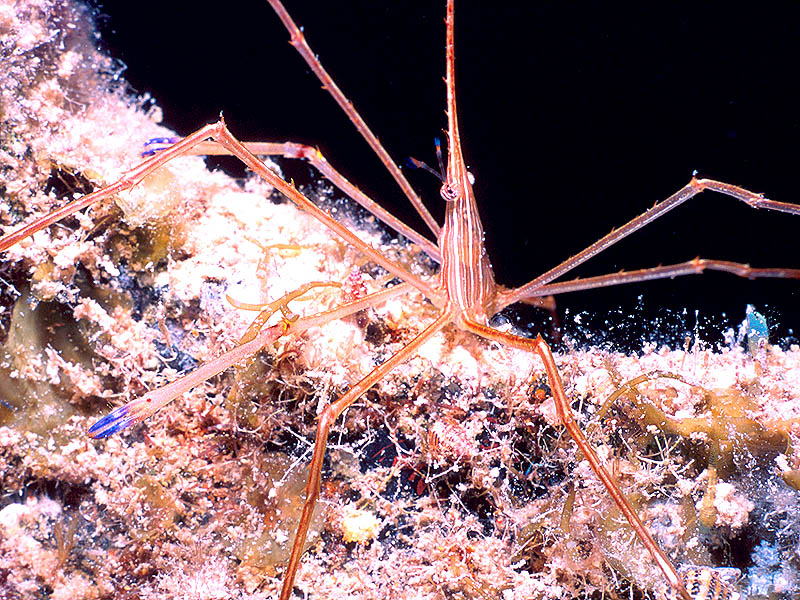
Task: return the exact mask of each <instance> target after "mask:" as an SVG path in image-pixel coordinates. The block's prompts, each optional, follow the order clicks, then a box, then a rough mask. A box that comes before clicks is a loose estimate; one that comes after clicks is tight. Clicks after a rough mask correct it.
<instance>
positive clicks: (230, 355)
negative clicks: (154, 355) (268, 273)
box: [89, 283, 412, 438]
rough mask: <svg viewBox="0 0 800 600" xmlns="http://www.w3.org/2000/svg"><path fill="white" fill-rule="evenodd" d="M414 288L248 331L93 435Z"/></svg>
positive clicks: (136, 419) (102, 423)
mask: <svg viewBox="0 0 800 600" xmlns="http://www.w3.org/2000/svg"><path fill="white" fill-rule="evenodd" d="M411 289H412V288H411V286H410V285H409V284H407V283H401V284H399V285H395V286H393V287H391V288H387V289H384V290H380V291H378V292H374V293H372V294H369V295H367V296H365V297H363V298H359V299H358V300H355V301H353V302H348V303H347V304H343V305H341V306H337V307H336V308H333V309H331V310H326V311H323V312H321V313H318V314H315V315H311V316H309V317H300V318H298V319H297V320H295V321H287V320H285V319H284V320H283V321H281V322H280V323H278V324H276V325H273V326H271V327H266V328H263V329H261V331H260V332H258V333H255V332H254V331H250V330H248V334H249V335H246V336H245V341H243V342H242V343H241V344H239V345H238V346H236V347H235V348H234V349H233V350H230V351H228V352H225V353H223V354H221V355H220V356H218V357H217V358H215V359H213V360H211V361H209V362H207V363H205V364H203V365H201V366H200V367H198V368H197V369H195V370H194V371H192V372H191V373H189V374H187V375H184V376H183V377H181V378H180V379H176V380H175V381H173V382H171V383H168V384H167V385H165V386H163V387H160V388H158V389H156V390H153V391H151V392H148V393H146V394H145V395H144V396H141V397H139V398H136V399H135V400H132V401H130V402H128V403H127V404H123V405H122V406H119V407H117V408H115V409H114V410H113V411H111V412H110V413H109V414H107V415H106V416H105V417H103V418H102V419H100V420H99V421H97V422H96V423H95V424H94V425H92V426H91V427H90V428H89V436H90V437H93V438H104V437H108V436H110V435H112V434H114V433H116V432H117V431H120V430H122V429H125V428H126V427H129V426H131V425H135V424H136V423H140V422H142V421H144V420H145V419H147V418H148V417H150V416H152V415H153V414H155V413H156V411H158V410H159V409H161V408H162V407H164V406H166V405H167V404H169V403H170V402H172V400H174V399H175V398H177V397H178V396H179V395H180V394H182V393H184V392H188V391H189V390H190V389H192V388H193V387H195V386H197V385H200V384H201V383H203V382H204V381H206V380H207V379H209V378H211V377H213V376H214V375H217V374H219V373H221V372H222V371H224V370H225V369H227V368H228V367H231V366H233V365H235V364H236V363H237V362H239V361H241V360H244V359H245V358H247V357H248V356H251V355H253V354H255V353H256V352H258V351H259V350H260V349H261V348H263V347H265V346H267V345H268V344H271V343H273V342H275V341H277V340H278V338H280V337H283V336H285V335H288V334H299V333H302V332H303V331H305V330H307V329H309V328H311V327H320V326H322V325H325V324H326V323H329V322H330V321H334V320H336V319H342V318H344V317H346V316H348V315H352V314H354V313H356V312H358V311H360V310H363V309H365V308H369V307H370V306H375V305H377V304H380V303H382V302H385V301H387V300H389V299H391V298H394V297H396V296H399V295H401V294H405V293H408V292H409V291H410V290H411ZM292 295H293V293H289V294H287V295H286V296H285V297H284V298H287V297H291V296H292Z"/></svg>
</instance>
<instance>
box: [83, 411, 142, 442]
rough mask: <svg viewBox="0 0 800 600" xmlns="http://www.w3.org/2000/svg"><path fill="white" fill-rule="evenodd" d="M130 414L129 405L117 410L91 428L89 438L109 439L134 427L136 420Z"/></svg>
mask: <svg viewBox="0 0 800 600" xmlns="http://www.w3.org/2000/svg"><path fill="white" fill-rule="evenodd" d="M129 412H130V410H129V407H128V405H127V404H126V405H124V406H120V407H119V408H115V409H114V410H112V411H111V412H110V413H108V414H107V415H106V416H105V417H103V418H102V419H100V420H99V421H97V423H95V424H94V425H92V426H91V427H90V428H89V437H92V438H96V439H100V438H107V437H109V436H110V435H114V434H115V433H117V432H118V431H120V430H122V429H125V428H126V427H128V426H129V425H132V424H133V423H134V422H135V420H136V419H135V418H134V417H133V416H132V415H130V414H128V413H129Z"/></svg>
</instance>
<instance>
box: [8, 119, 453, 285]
mask: <svg viewBox="0 0 800 600" xmlns="http://www.w3.org/2000/svg"><path fill="white" fill-rule="evenodd" d="M208 139H214V140H215V141H217V142H219V143H220V144H221V145H222V146H224V147H225V148H226V149H227V150H228V152H229V153H230V154H232V155H234V156H236V157H237V158H238V159H239V160H241V161H242V162H243V163H244V164H245V165H247V166H248V167H250V169H252V170H253V171H254V172H255V173H256V174H257V175H258V176H259V177H261V178H262V179H264V180H265V181H266V182H267V183H269V184H270V185H272V186H273V187H275V188H276V189H277V190H278V191H280V192H281V193H282V194H283V195H284V196H286V197H287V198H288V199H289V200H291V201H292V202H294V203H295V204H296V205H297V206H298V207H299V208H301V209H302V210H304V211H305V212H307V213H308V214H310V215H311V216H313V217H314V218H315V219H317V220H318V221H320V222H321V223H322V224H323V225H325V226H326V227H327V228H328V229H330V230H331V231H333V232H334V233H335V234H337V235H338V236H339V237H341V238H342V239H343V240H344V241H346V242H347V243H349V244H350V245H352V246H353V247H354V248H355V249H357V250H358V251H360V252H361V253H362V254H364V255H365V256H367V258H369V259H370V260H372V261H373V262H375V263H377V264H379V265H380V266H382V267H383V268H384V269H386V270H387V271H389V272H390V273H391V274H392V275H395V276H396V277H399V278H401V279H402V280H404V281H407V282H409V283H410V284H411V285H413V286H414V287H416V288H417V289H418V290H420V291H421V292H423V293H424V294H425V295H426V296H428V297H429V298H440V296H441V294H439V293H438V292H436V291H435V290H434V288H433V287H432V286H431V285H429V284H428V283H427V282H426V281H424V280H422V279H420V278H419V277H417V276H415V275H413V274H411V273H409V272H408V271H407V270H406V269H404V268H403V267H402V266H401V265H399V264H397V263H395V262H394V261H391V260H389V259H388V258H386V257H385V256H383V255H382V254H381V253H379V252H378V251H376V250H375V249H374V248H372V246H370V245H368V244H366V243H365V242H363V241H362V240H361V238H359V237H358V236H357V235H355V234H354V233H353V232H352V231H350V230H349V229H347V227H345V226H344V225H342V224H341V223H339V222H337V221H336V220H335V219H334V218H333V217H331V216H330V215H329V214H328V213H327V212H325V211H324V210H322V209H321V208H319V207H318V206H316V205H315V204H314V203H313V202H311V201H310V200H309V199H308V198H306V197H305V196H303V194H301V193H300V192H299V191H298V190H297V189H296V188H295V187H294V186H293V185H291V184H289V183H286V182H285V181H284V180H283V179H281V178H280V177H278V176H277V175H276V174H275V173H274V172H272V171H271V170H270V169H269V167H267V165H266V164H264V162H262V161H261V160H259V159H258V158H257V157H256V156H255V155H254V154H252V153H251V152H249V151H248V150H247V148H245V146H244V145H242V144H241V142H239V141H238V140H237V139H236V138H235V137H234V136H233V135H232V134H231V133H230V131H228V128H227V127H226V126H225V123H224V121H223V120H222V119H220V120H219V121H218V122H216V123H213V124H211V125H206V126H205V127H203V128H201V129H199V130H197V131H196V132H194V133H193V134H191V135H189V136H187V137H185V138H183V139H182V140H180V141H179V142H177V143H176V144H174V145H172V146H170V147H169V148H166V149H165V150H163V151H162V152H160V153H159V154H157V155H155V156H152V157H150V158H149V159H147V160H145V161H144V162H142V163H141V164H140V165H138V166H136V167H134V168H133V169H131V170H129V171H127V172H125V173H124V174H123V175H122V177H120V178H119V179H118V180H117V181H115V182H114V183H112V184H111V185H109V186H107V187H104V188H103V189H101V190H98V191H96V192H92V193H91V194H88V195H86V196H83V197H81V198H78V199H77V200H74V201H72V202H70V203H68V204H66V205H65V206H63V207H61V208H59V209H57V210H55V211H53V212H51V213H50V214H48V215H45V216H44V217H42V218H40V219H37V220H36V221H34V222H33V223H31V224H30V225H27V226H25V227H22V228H21V229H19V230H17V231H15V232H14V233H11V234H9V235H7V236H5V237H4V238H2V239H0V251H3V250H6V249H7V248H10V247H11V246H13V245H14V244H16V243H17V242H19V241H21V240H23V239H25V238H27V237H29V236H31V235H33V234H34V233H36V232H37V231H39V230H41V229H44V228H45V227H47V226H49V225H51V224H53V223H55V222H57V221H60V220H61V219H64V218H65V217H68V216H69V215H72V214H74V213H76V212H78V211H79V210H82V209H84V208H86V207H88V206H91V205H93V204H94V203H96V202H98V201H100V200H102V199H104V198H108V197H110V196H113V195H115V194H118V193H120V192H123V191H125V190H128V189H130V188H132V187H134V186H135V185H136V184H137V183H139V182H140V181H141V180H142V179H144V178H145V177H146V176H147V175H149V174H150V173H152V172H153V171H155V170H156V169H158V168H159V167H161V166H162V165H164V164H166V163H167V162H169V161H170V160H172V159H173V158H176V157H178V156H182V155H184V154H187V153H191V150H192V148H193V147H194V146H196V145H197V144H199V143H201V142H203V141H205V140H208Z"/></svg>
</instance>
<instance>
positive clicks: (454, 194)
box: [439, 183, 460, 202]
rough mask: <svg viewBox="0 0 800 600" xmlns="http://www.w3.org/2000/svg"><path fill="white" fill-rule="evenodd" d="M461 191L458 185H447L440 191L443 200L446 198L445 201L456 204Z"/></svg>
mask: <svg viewBox="0 0 800 600" xmlns="http://www.w3.org/2000/svg"><path fill="white" fill-rule="evenodd" d="M459 191H460V190H459V189H458V185H456V184H454V183H445V184H444V185H443V186H442V189H441V190H439V193H440V194H441V195H442V198H444V199H445V201H447V202H455V201H456V200H458V194H459Z"/></svg>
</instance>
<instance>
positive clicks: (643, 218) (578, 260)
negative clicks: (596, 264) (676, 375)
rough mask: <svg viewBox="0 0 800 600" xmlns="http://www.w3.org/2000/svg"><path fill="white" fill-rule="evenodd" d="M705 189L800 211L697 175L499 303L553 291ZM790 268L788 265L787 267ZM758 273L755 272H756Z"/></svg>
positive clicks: (796, 206) (755, 204)
mask: <svg viewBox="0 0 800 600" xmlns="http://www.w3.org/2000/svg"><path fill="white" fill-rule="evenodd" d="M704 190H713V191H715V192H719V193H720V194H725V195H726V196H731V197H732V198H736V199H737V200H741V201H742V202H744V203H745V204H748V205H749V206H751V207H753V208H765V209H767V210H776V211H779V212H786V213H789V214H793V215H800V204H792V203H790V202H778V201H776V200H769V199H768V198H764V197H763V196H762V195H760V194H756V193H754V192H751V191H749V190H746V189H744V188H741V187H739V186H736V185H731V184H730V183H724V182H722V181H715V180H713V179H696V178H694V177H693V178H692V180H691V181H690V182H689V183H688V184H686V185H685V186H683V187H682V188H681V189H680V190H678V191H677V192H675V193H674V194H672V196H670V197H669V198H667V199H666V200H663V201H661V202H659V203H658V204H656V205H655V206H653V208H651V209H650V210H648V211H647V212H645V213H642V214H641V215H639V216H638V217H635V218H634V219H631V220H630V221H628V222H627V223H626V224H625V225H623V226H622V227H620V228H618V229H615V230H613V231H612V232H611V233H609V234H607V235H605V236H603V237H602V238H600V239H599V240H597V241H596V242H595V243H594V244H592V245H591V246H589V247H587V248H586V249H585V250H581V251H580V252H578V253H577V254H576V255H575V256H573V257H571V258H568V259H567V260H565V261H564V262H562V263H561V264H559V265H557V266H555V267H553V268H552V269H550V270H549V271H547V272H545V273H543V274H542V275H540V276H539V277H537V278H536V279H533V280H532V281H530V282H528V283H526V284H525V285H523V286H520V287H518V288H516V289H513V290H510V291H508V292H505V293H503V294H502V298H501V302H500V303H499V304H500V305H501V306H508V305H509V304H513V303H514V302H517V301H519V300H521V299H522V298H525V297H528V296H539V295H542V294H547V293H550V292H542V291H541V289H542V287H543V286H544V285H545V284H548V283H550V282H551V281H553V280H554V279H557V278H558V277H561V276H562V275H563V274H564V273H567V272H568V271H571V270H572V269H574V268H575V267H577V266H578V265H580V264H582V263H584V262H586V261H587V260H589V259H590V258H592V257H593V256H595V255H596V254H599V253H600V252H602V251H603V250H605V249H606V248H608V247H610V246H612V245H614V244H616V243H617V242H618V241H620V240H621V239H623V238H625V237H627V236H629V235H630V234H632V233H633V232H634V231H636V230H638V229H641V228H642V227H644V226H645V225H647V224H648V223H651V222H652V221H654V220H656V219H658V218H659V217H661V216H662V215H664V214H666V213H668V212H669V211H671V210H672V209H673V208H676V207H678V206H680V205H681V204H683V203H684V202H686V201H687V200H690V199H691V198H694V197H695V196H696V195H697V194H699V193H700V192H702V191H704ZM710 262H720V263H722V262H723V261H710ZM729 264H736V263H729ZM742 266H743V267H744V266H745V265H742ZM788 270H790V269H787V271H788ZM754 276H756V275H754Z"/></svg>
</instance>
